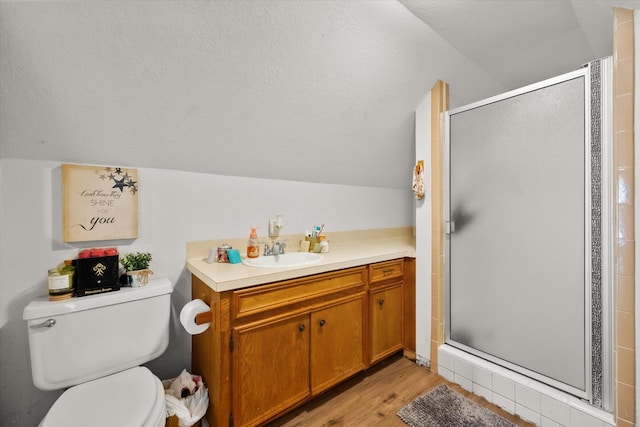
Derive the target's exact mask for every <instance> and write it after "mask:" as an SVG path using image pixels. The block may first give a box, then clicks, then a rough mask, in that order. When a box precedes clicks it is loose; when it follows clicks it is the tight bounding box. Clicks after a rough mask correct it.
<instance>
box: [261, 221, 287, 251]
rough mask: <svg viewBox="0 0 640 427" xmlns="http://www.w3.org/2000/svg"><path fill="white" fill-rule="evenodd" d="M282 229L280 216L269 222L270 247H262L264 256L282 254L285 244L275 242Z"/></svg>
mask: <svg viewBox="0 0 640 427" xmlns="http://www.w3.org/2000/svg"><path fill="white" fill-rule="evenodd" d="M282 227H284V224H283V222H282V215H276V217H275V219H270V220H269V238H270V239H271V247H269V245H264V255H267V256H269V255H280V254H284V248H286V247H287V244H286V243H284V242H278V241H277V240H276V239H277V238H278V237H280V230H282Z"/></svg>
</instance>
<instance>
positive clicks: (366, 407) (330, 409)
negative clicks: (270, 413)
mask: <svg viewBox="0 0 640 427" xmlns="http://www.w3.org/2000/svg"><path fill="white" fill-rule="evenodd" d="M440 384H448V385H449V386H450V387H451V388H453V389H454V390H456V391H458V392H460V393H461V394H463V395H465V396H468V397H470V398H471V399H473V400H474V401H476V402H479V403H480V404H481V405H482V406H485V407H487V408H489V409H491V410H493V411H494V412H496V413H498V414H500V415H501V416H503V417H504V418H506V419H508V420H510V421H511V422H513V423H515V424H516V425H518V426H533V424H530V423H527V422H524V421H522V420H521V419H520V418H518V417H516V416H513V415H511V414H509V413H507V412H505V411H503V410H502V409H500V408H499V407H497V406H496V405H493V404H490V403H488V402H487V401H486V400H485V399H483V398H481V397H478V396H476V395H473V394H471V393H469V392H468V391H466V390H464V389H462V388H461V387H460V386H458V385H457V384H452V383H449V382H448V381H446V380H445V379H444V378H442V377H439V376H438V375H435V374H433V373H431V371H429V370H428V369H427V368H425V367H422V366H418V365H416V364H415V363H414V362H412V361H410V360H409V359H406V358H404V357H402V356H401V355H397V356H393V357H391V358H390V359H387V360H386V361H384V362H382V363H380V364H378V365H376V366H375V367H373V368H371V369H369V370H368V371H366V372H363V373H361V374H360V375H358V376H356V377H354V378H352V379H350V380H349V381H347V382H345V383H343V384H341V385H339V386H337V387H336V388H335V389H333V390H330V391H328V392H326V393H325V394H323V395H321V396H318V397H317V398H316V399H314V400H312V401H311V402H309V403H307V404H306V405H304V406H301V407H299V408H297V409H296V410H294V411H292V412H290V413H289V414H286V415H284V416H282V417H281V418H279V419H277V420H275V421H273V422H271V423H270V424H268V427H281V426H284V427H303V426H304V427H321V426H358V427H359V426H367V427H368V426H385V427H387V426H389V427H393V426H398V427H403V426H405V427H406V424H404V423H403V422H402V421H401V420H400V418H398V416H397V415H396V412H398V410H399V409H400V408H402V407H403V406H405V405H406V404H408V403H409V402H411V401H412V400H413V399H414V398H416V397H418V396H421V395H423V394H425V393H426V392H428V391H429V390H431V389H432V388H434V387H436V386H438V385H440Z"/></svg>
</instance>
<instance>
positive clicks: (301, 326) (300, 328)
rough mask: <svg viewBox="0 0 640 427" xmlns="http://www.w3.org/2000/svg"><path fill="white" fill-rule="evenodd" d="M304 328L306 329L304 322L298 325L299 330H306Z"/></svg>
mask: <svg viewBox="0 0 640 427" xmlns="http://www.w3.org/2000/svg"><path fill="white" fill-rule="evenodd" d="M304 329H305V328H304V324H302V325H300V326H298V330H299V331H300V332H302V331H304Z"/></svg>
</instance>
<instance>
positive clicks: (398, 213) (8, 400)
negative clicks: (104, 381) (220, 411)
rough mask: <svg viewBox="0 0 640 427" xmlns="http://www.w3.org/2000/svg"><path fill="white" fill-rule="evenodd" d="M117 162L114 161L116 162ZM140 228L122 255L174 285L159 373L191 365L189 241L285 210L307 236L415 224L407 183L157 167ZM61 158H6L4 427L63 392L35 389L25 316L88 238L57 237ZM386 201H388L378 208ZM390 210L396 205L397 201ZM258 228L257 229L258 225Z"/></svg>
mask: <svg viewBox="0 0 640 427" xmlns="http://www.w3.org/2000/svg"><path fill="white" fill-rule="evenodd" d="M112 166H117V165H112ZM138 173H139V183H140V193H139V202H140V207H139V210H140V234H139V238H138V239H136V240H135V241H133V242H128V241H115V242H97V243H96V245H107V244H116V245H117V246H118V248H119V250H120V253H126V252H130V251H134V250H145V251H150V252H151V253H152V254H153V261H152V269H153V271H154V276H155V277H168V278H169V279H170V280H171V281H172V282H173V283H174V284H175V288H174V293H173V296H172V310H173V313H172V326H171V328H172V332H171V344H170V348H169V350H168V351H167V352H166V353H165V354H164V355H163V356H162V357H161V358H159V359H157V360H156V361H154V362H152V363H150V364H149V366H150V368H151V369H152V370H153V371H154V372H155V373H156V374H157V375H158V376H160V377H161V378H169V377H172V376H175V375H177V374H178V373H179V372H180V370H181V369H182V368H189V367H190V358H191V353H190V347H191V339H190V336H189V335H187V334H186V333H185V332H183V331H182V329H181V327H180V326H179V323H178V321H177V319H178V313H179V311H180V308H181V307H182V306H183V305H184V304H185V303H186V302H187V301H189V300H190V293H191V289H190V284H191V282H190V276H189V274H188V273H187V271H186V270H185V268H184V265H185V257H186V243H187V242H188V241H194V240H207V239H218V238H220V239H222V238H225V237H242V236H245V235H246V236H247V237H248V234H249V227H250V226H253V225H258V226H259V227H261V228H262V230H265V229H266V226H267V220H268V219H269V218H270V217H272V216H273V215H275V214H276V213H280V214H283V215H284V218H285V222H286V225H285V229H284V231H283V233H284V234H299V235H300V236H301V237H302V234H303V232H304V230H305V229H307V228H309V226H310V225H312V224H317V223H324V224H326V228H325V231H326V233H327V235H328V236H329V237H330V236H331V232H332V231H345V230H353V229H372V228H385V227H406V226H410V225H411V223H412V218H413V209H412V208H413V204H412V202H411V197H412V196H411V191H410V189H409V186H407V188H406V189H404V190H393V189H381V188H372V187H354V186H348V185H334V184H313V183H304V182H295V181H282V180H265V179H256V178H242V177H228V176H220V175H209V174H201V173H193V172H180V171H170V170H161V169H139V170H138ZM60 183H61V171H60V163H58V162H46V161H33V160H13V159H3V160H0V201H1V202H2V205H1V208H0V209H1V210H0V217H1V218H2V222H0V236H1V237H2V238H1V239H0V295H1V298H0V342H1V345H0V378H2V381H0V413H1V414H2V416H1V417H0V424H1V425H3V426H5V425H7V426H9V425H15V426H28V425H37V423H38V422H39V420H40V419H41V418H42V416H43V415H44V413H46V411H47V409H48V408H49V407H50V405H51V404H52V402H53V401H54V400H55V399H56V398H57V396H58V395H59V393H58V392H42V391H39V390H37V389H36V388H35V387H34V386H33V383H32V381H31V370H30V363H29V348H28V340H27V329H26V322H25V321H23V320H22V310H23V309H24V307H25V306H26V305H27V304H28V303H29V301H30V300H31V299H33V298H35V297H37V296H44V295H46V293H47V278H46V276H47V269H49V268H51V267H53V266H55V265H56V264H58V263H59V262H61V261H62V260H64V259H69V258H73V257H74V256H75V255H76V254H77V252H78V248H80V247H83V246H84V247H86V246H87V244H66V243H64V242H62V241H61V231H60V230H61V225H60V223H59V219H60V216H61V213H60V212H61V211H60V209H61V199H60V193H61V188H60ZM381 206H385V207H387V208H383V209H381ZM391 207H392V208H391ZM259 231H260V230H259Z"/></svg>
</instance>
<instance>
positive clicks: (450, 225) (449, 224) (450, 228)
mask: <svg viewBox="0 0 640 427" xmlns="http://www.w3.org/2000/svg"><path fill="white" fill-rule="evenodd" d="M455 231H456V223H455V221H445V222H444V232H445V233H446V234H451V233H453V232H455Z"/></svg>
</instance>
